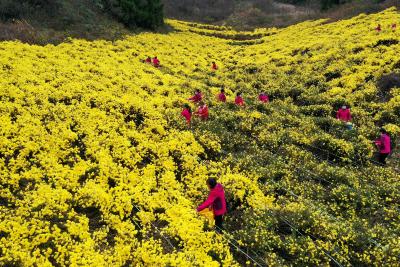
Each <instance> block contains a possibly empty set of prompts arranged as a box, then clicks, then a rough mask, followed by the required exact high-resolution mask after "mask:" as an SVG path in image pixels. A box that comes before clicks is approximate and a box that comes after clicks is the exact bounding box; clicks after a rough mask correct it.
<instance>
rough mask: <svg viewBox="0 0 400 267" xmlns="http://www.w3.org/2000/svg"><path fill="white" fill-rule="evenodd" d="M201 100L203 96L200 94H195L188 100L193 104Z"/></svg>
mask: <svg viewBox="0 0 400 267" xmlns="http://www.w3.org/2000/svg"><path fill="white" fill-rule="evenodd" d="M202 99H203V95H202V94H201V93H195V94H194V96H192V97H191V98H189V100H190V101H193V102H195V103H196V102H200V101H201V100H202Z"/></svg>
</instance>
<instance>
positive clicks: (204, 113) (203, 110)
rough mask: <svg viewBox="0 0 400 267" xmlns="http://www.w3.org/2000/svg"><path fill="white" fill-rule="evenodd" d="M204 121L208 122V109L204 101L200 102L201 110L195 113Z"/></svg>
mask: <svg viewBox="0 0 400 267" xmlns="http://www.w3.org/2000/svg"><path fill="white" fill-rule="evenodd" d="M195 114H196V115H197V116H199V118H200V119H201V120H203V121H206V120H208V107H207V104H205V103H204V102H203V101H201V102H200V106H199V109H198V110H197V111H196V113H195Z"/></svg>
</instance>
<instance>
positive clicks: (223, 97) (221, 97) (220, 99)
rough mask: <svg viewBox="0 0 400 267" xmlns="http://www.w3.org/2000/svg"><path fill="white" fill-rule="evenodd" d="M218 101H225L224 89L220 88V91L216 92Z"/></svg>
mask: <svg viewBox="0 0 400 267" xmlns="http://www.w3.org/2000/svg"><path fill="white" fill-rule="evenodd" d="M218 101H220V102H224V103H225V102H226V95H225V90H224V89H223V88H222V89H221V92H220V93H219V94H218Z"/></svg>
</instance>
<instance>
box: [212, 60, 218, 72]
mask: <svg viewBox="0 0 400 267" xmlns="http://www.w3.org/2000/svg"><path fill="white" fill-rule="evenodd" d="M211 69H212V70H217V69H218V66H217V64H216V63H215V61H213V62H212V65H211Z"/></svg>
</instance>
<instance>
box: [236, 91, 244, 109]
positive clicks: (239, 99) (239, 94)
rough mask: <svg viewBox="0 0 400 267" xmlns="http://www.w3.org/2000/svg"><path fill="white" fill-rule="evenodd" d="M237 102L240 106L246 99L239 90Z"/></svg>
mask: <svg viewBox="0 0 400 267" xmlns="http://www.w3.org/2000/svg"><path fill="white" fill-rule="evenodd" d="M235 104H236V105H237V106H240V107H242V106H244V100H243V97H242V93H241V92H238V93H237V94H236V98H235Z"/></svg>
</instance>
